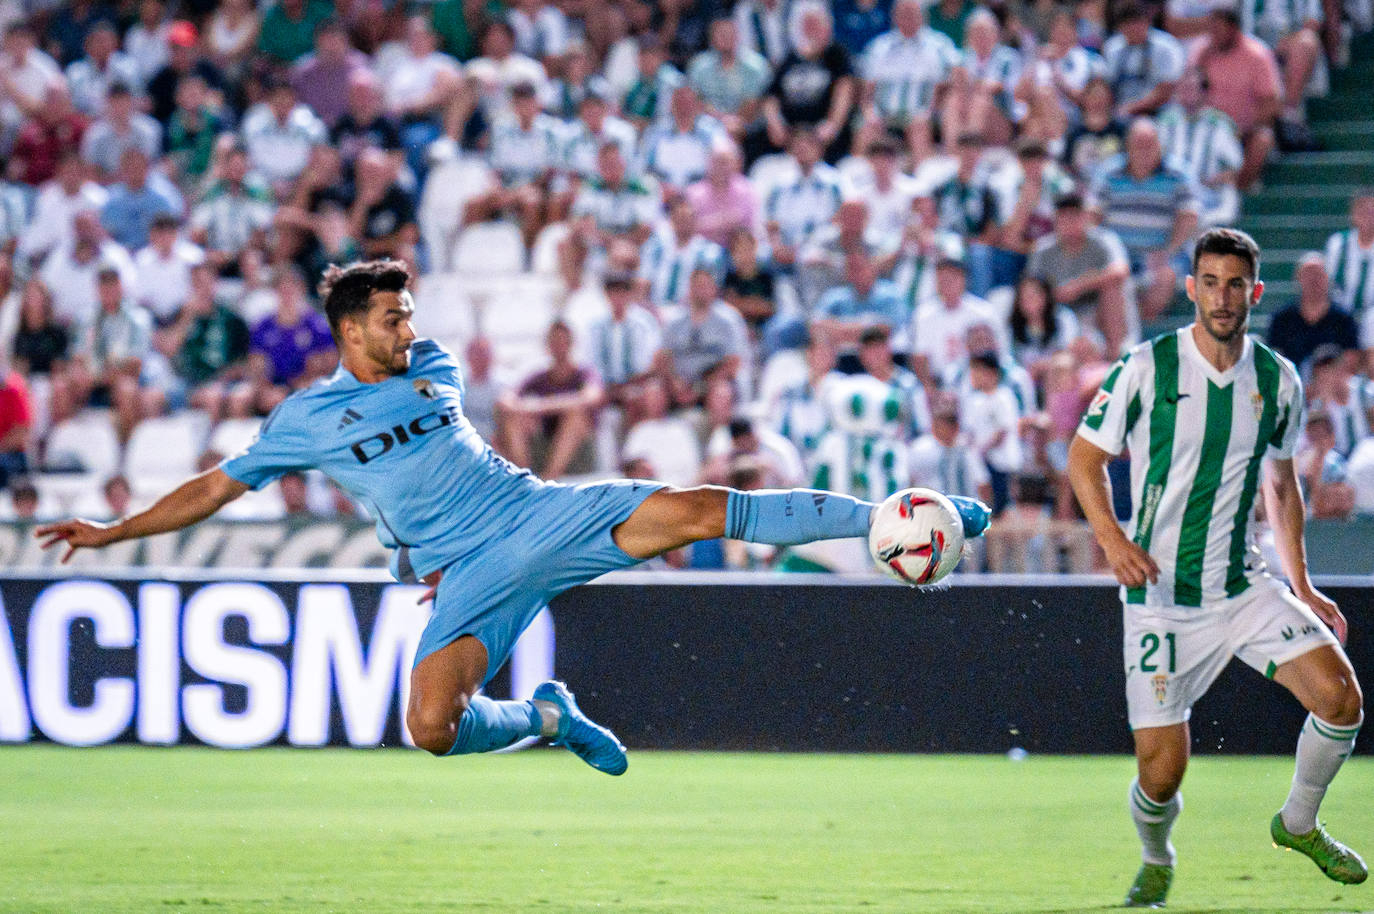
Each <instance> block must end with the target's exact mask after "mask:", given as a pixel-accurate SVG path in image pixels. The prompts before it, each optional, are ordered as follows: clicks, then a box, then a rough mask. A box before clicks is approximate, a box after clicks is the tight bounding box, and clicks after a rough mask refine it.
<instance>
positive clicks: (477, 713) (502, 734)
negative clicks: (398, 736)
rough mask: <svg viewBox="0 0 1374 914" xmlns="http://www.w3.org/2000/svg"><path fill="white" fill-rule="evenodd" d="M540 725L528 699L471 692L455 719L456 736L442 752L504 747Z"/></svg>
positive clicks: (541, 722)
mask: <svg viewBox="0 0 1374 914" xmlns="http://www.w3.org/2000/svg"><path fill="white" fill-rule="evenodd" d="M542 728H543V721H542V720H541V718H540V717H539V711H538V710H537V709H536V708H535V706H534V702H532V701H492V700H491V699H490V698H487V697H486V696H485V695H474V696H473V697H472V698H471V699H469V701H468V709H467V710H466V711H464V712H463V716H462V717H460V718H459V719H458V738H457V739H455V740H454V741H453V748H452V749H450V750H449V751H448V752H446V753H444V754H445V755H468V754H470V753H473V752H491V751H492V750H493V749H504V748H506V747H507V746H509V745H510V744H511V743H514V742H516V741H517V740H521V739H524V738H525V737H527V736H538V735H539V731H540V730H541V729H542Z"/></svg>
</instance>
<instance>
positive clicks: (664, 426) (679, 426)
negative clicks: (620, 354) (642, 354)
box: [620, 377, 701, 486]
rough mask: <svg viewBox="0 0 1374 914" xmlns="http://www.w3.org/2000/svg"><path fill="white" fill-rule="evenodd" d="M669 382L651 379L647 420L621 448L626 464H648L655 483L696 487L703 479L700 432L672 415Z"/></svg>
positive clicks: (632, 430)
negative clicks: (652, 470)
mask: <svg viewBox="0 0 1374 914" xmlns="http://www.w3.org/2000/svg"><path fill="white" fill-rule="evenodd" d="M669 383H670V382H669V380H668V379H666V378H663V377H655V378H651V379H649V380H648V381H646V382H645V384H644V390H643V394H642V396H643V400H642V406H643V410H644V418H642V419H640V420H639V421H638V422H636V423H635V424H634V425H633V426H631V428H630V430H629V432H628V433H626V435H625V443H624V445H622V446H621V449H620V456H621V459H622V460H625V461H629V460H642V461H646V462H647V463H648V464H649V465H650V466H651V467H652V468H653V469H654V470H655V471H656V473H657V475H655V477H654V478H655V479H659V480H662V481H663V482H666V483H668V484H669V485H674V486H691V485H696V483H697V481H698V479H699V478H700V476H701V445H700V444H699V443H698V442H697V433H696V430H695V429H694V428H693V427H692V423H691V422H689V421H687V419H685V418H684V417H683V416H682V414H681V413H677V414H674V413H671V412H670V411H669V406H670V402H671V401H670V399H669V396H670V395H669V390H668V388H669Z"/></svg>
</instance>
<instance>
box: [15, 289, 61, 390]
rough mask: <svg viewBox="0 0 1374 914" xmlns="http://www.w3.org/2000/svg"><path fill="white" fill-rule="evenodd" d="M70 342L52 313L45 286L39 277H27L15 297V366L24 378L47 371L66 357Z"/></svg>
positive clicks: (48, 293) (50, 300) (49, 295)
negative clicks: (28, 278) (16, 301)
mask: <svg viewBox="0 0 1374 914" xmlns="http://www.w3.org/2000/svg"><path fill="white" fill-rule="evenodd" d="M70 345H71V331H70V330H69V329H68V328H67V326H66V325H64V324H61V323H59V322H58V321H57V319H56V317H55V316H54V315H53V307H52V294H51V293H50V292H48V287H47V286H45V285H43V281H42V280H40V279H30V280H29V281H28V282H26V283H25V284H24V291H23V292H22V293H21V295H20V298H19V326H18V327H17V328H16V329H15V331H14V350H13V351H14V363H13V364H14V366H15V368H16V369H18V371H19V372H20V373H21V374H22V375H23V376H25V377H31V376H33V375H46V374H49V373H50V372H52V371H53V370H54V369H55V368H56V367H58V366H59V365H60V364H61V363H62V362H63V361H64V360H65V359H66V357H67V350H68V348H69V347H70Z"/></svg>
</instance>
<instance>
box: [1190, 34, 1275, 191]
mask: <svg viewBox="0 0 1374 914" xmlns="http://www.w3.org/2000/svg"><path fill="white" fill-rule="evenodd" d="M1240 25H1241V23H1240V14H1239V13H1238V12H1237V11H1236V10H1235V9H1233V8H1229V7H1223V8H1220V9H1214V10H1213V11H1212V13H1211V14H1210V16H1209V18H1208V26H1207V35H1206V37H1205V38H1203V39H1202V41H1200V42H1199V43H1198V44H1197V45H1196V46H1195V47H1194V49H1193V54H1192V57H1191V59H1190V65H1191V66H1194V67H1197V68H1199V69H1200V70H1202V74H1203V77H1204V78H1205V80H1206V84H1207V104H1208V105H1210V106H1211V107H1213V108H1217V109H1219V110H1220V111H1222V112H1224V113H1225V114H1226V116H1227V117H1229V118H1231V121H1232V122H1233V123H1234V124H1235V125H1236V131H1237V132H1238V133H1239V134H1240V139H1241V144H1242V146H1243V148H1244V150H1245V158H1244V161H1243V163H1242V164H1241V167H1240V171H1239V173H1238V174H1237V175H1236V185H1237V186H1238V187H1239V188H1240V189H1241V190H1242V191H1245V190H1249V189H1250V186H1251V185H1252V184H1254V183H1255V181H1257V180H1258V179H1259V175H1260V170H1261V169H1262V168H1263V167H1264V163H1265V161H1266V160H1267V159H1268V158H1269V153H1270V152H1272V151H1273V149H1274V129H1273V124H1274V120H1275V118H1276V117H1277V116H1278V114H1279V100H1280V92H1281V91H1282V90H1281V88H1280V86H1279V72H1278V65H1277V63H1276V62H1275V60H1274V52H1273V51H1271V50H1269V48H1268V47H1266V46H1265V45H1264V43H1263V42H1261V41H1260V40H1259V39H1257V38H1255V37H1254V36H1252V35H1246V34H1243V33H1242V32H1241V27H1240Z"/></svg>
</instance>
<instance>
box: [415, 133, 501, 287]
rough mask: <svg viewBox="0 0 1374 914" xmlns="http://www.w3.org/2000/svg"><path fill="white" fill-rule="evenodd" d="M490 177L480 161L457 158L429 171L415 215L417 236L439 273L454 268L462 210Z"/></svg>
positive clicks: (489, 180) (484, 187) (489, 171)
mask: <svg viewBox="0 0 1374 914" xmlns="http://www.w3.org/2000/svg"><path fill="white" fill-rule="evenodd" d="M491 180H492V173H491V169H489V168H488V167H487V166H486V163H484V162H482V161H481V160H480V159H474V158H469V157H459V158H455V159H451V160H449V161H446V162H443V163H442V164H440V165H437V166H436V167H435V168H433V169H431V170H430V173H429V176H428V179H427V180H426V181H425V189H424V193H422V194H421V196H420V206H419V209H418V212H417V213H416V220H415V221H416V223H417V224H418V226H419V228H420V236H421V237H422V238H423V239H424V241H425V246H426V247H427V248H428V249H429V252H430V256H431V257H432V258H433V263H432V267H433V269H435V270H438V271H441V272H442V271H445V270H450V269H452V268H453V263H452V257H453V254H454V247H453V246H454V241H455V239H456V238H457V237H458V233H459V231H460V230H461V229H462V227H463V208H464V207H466V206H467V204H468V201H469V200H471V199H472V198H473V197H476V196H477V195H478V194H481V193H483V192H485V191H486V190H487V188H488V187H490V185H491Z"/></svg>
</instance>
